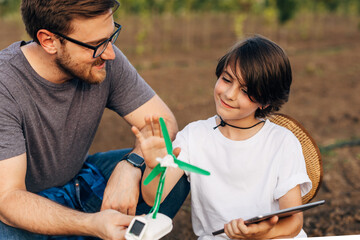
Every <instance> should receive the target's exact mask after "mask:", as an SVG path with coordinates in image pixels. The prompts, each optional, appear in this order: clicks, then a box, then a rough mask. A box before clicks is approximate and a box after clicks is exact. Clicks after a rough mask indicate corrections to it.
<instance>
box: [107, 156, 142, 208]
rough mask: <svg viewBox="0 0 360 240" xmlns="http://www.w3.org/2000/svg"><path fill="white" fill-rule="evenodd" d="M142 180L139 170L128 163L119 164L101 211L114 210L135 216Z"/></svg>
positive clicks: (109, 182) (108, 187)
mask: <svg viewBox="0 0 360 240" xmlns="http://www.w3.org/2000/svg"><path fill="white" fill-rule="evenodd" d="M140 179H141V170H140V169H139V168H135V167H134V166H132V165H131V164H130V163H128V162H127V161H121V162H119V163H118V164H117V166H116V167H115V169H114V171H113V173H112V174H111V176H110V178H109V181H108V183H107V185H106V188H105V192H104V198H103V202H102V205H101V211H103V210H106V209H114V210H117V211H119V212H121V213H124V214H127V215H135V212H136V206H137V203H138V198H139V191H140V190H139V184H140Z"/></svg>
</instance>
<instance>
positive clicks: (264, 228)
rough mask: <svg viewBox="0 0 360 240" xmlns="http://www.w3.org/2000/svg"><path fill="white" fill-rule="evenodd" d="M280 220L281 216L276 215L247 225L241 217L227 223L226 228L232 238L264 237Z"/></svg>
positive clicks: (227, 233)
mask: <svg viewBox="0 0 360 240" xmlns="http://www.w3.org/2000/svg"><path fill="white" fill-rule="evenodd" d="M278 220H279V218H278V217H277V216H274V217H272V218H270V219H269V220H266V221H261V222H259V223H254V224H249V225H246V224H245V223H244V220H243V219H241V218H239V219H235V220H232V221H231V222H230V223H227V224H225V227H224V230H225V233H226V235H227V236H228V237H229V238H231V239H263V238H264V236H265V235H266V234H267V233H268V232H269V231H270V230H271V229H272V228H273V227H274V226H275V225H276V223H277V222H278Z"/></svg>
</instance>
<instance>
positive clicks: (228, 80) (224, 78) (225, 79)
mask: <svg viewBox="0 0 360 240" xmlns="http://www.w3.org/2000/svg"><path fill="white" fill-rule="evenodd" d="M222 79H223V80H224V81H225V82H231V81H230V79H228V78H226V77H222Z"/></svg>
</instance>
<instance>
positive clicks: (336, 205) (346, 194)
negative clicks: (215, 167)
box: [0, 0, 360, 239]
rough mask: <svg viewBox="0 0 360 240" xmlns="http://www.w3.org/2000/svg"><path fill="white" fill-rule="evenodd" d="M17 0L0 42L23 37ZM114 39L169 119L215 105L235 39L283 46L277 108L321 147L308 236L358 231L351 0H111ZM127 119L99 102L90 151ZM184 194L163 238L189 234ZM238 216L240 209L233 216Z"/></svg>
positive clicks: (7, 7)
mask: <svg viewBox="0 0 360 240" xmlns="http://www.w3.org/2000/svg"><path fill="white" fill-rule="evenodd" d="M19 2H20V0H0V16H1V17H0V49H3V48H5V47H7V46H8V45H10V44H11V43H12V42H14V41H19V40H30V39H29V37H28V36H27V34H26V32H25V30H24V26H23V23H22V21H21V16H20V13H19V4H20V3H19ZM120 3H121V6H120V8H119V9H118V11H117V12H116V14H115V19H116V21H117V22H118V23H120V24H122V25H123V29H122V31H121V34H120V36H119V39H118V41H117V43H116V45H117V46H118V47H119V48H120V49H121V50H122V51H123V52H124V53H125V55H126V56H127V57H128V58H129V60H130V62H131V63H132V64H133V65H134V66H135V68H136V69H137V70H138V71H139V73H140V74H141V75H142V77H143V78H144V79H145V80H146V81H147V82H148V83H149V84H150V85H151V86H152V87H153V88H154V90H155V91H156V92H157V93H158V94H159V95H160V97H161V98H162V99H163V100H164V101H165V102H166V103H167V104H168V106H169V107H170V108H171V110H172V111H173V112H174V114H175V116H176V118H177V120H178V123H179V128H180V129H182V128H183V127H184V126H185V125H186V124H188V123H189V122H191V121H194V120H198V119H206V118H208V117H210V116H213V115H214V114H215V108H214V104H213V87H214V84H215V81H216V77H215V67H216V64H217V60H218V59H219V58H220V57H221V56H222V55H224V54H225V53H226V52H227V50H228V49H229V48H230V47H231V46H232V45H233V44H234V43H236V42H237V41H239V40H241V39H243V38H245V37H249V36H252V35H254V34H261V35H263V36H265V37H267V38H270V39H271V40H273V41H275V42H276V43H278V44H279V45H280V46H281V47H282V48H283V49H284V50H285V51H286V52H287V54H288V55H289V58H290V62H291V64H292V69H293V85H292V89H291V94H290V100H289V102H288V103H287V104H286V105H285V106H284V107H283V108H282V109H281V110H280V112H282V113H285V114H288V115H290V116H292V117H293V118H295V119H297V120H298V121H299V122H300V123H301V124H303V126H304V127H305V128H306V129H307V130H308V131H309V133H310V134H311V135H312V136H313V138H314V139H315V141H316V142H317V144H318V146H319V147H320V149H321V153H322V160H323V168H324V177H323V183H322V186H321V189H320V191H319V193H318V195H317V197H316V198H315V199H314V200H313V201H316V200H320V199H325V200H326V204H325V205H323V206H320V207H318V208H316V209H311V210H309V211H306V212H305V213H304V229H305V231H306V232H307V233H308V235H309V236H328V235H349V234H360V209H359V206H360V177H359V172H360V147H359V145H360V121H359V119H360V115H359V113H360V82H359V80H360V79H359V76H360V17H359V16H360V1H359V0H253V1H251V0H120ZM133 141H134V137H133V136H132V133H131V131H130V127H129V126H128V125H127V123H125V122H124V121H123V120H122V119H121V118H120V117H118V116H117V115H116V114H114V113H113V112H111V111H105V114H104V116H103V119H102V121H101V124H100V127H99V131H98V133H97V135H96V137H95V141H94V143H93V145H92V147H91V149H90V151H91V153H94V152H98V151H107V150H110V149H117V148H124V147H131V146H132V143H133ZM190 197H191V196H189V198H188V199H187V200H186V202H185V204H184V205H183V207H182V208H181V210H180V212H179V213H178V214H177V216H176V217H175V219H174V230H173V231H172V232H171V233H170V234H169V235H168V236H167V237H165V239H195V236H194V235H193V233H192V228H191V217H190V211H191V206H190ZM239 217H240V216H239Z"/></svg>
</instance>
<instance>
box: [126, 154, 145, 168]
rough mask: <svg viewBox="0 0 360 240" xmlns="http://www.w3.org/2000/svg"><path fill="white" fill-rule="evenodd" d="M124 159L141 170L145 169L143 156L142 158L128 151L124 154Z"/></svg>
mask: <svg viewBox="0 0 360 240" xmlns="http://www.w3.org/2000/svg"><path fill="white" fill-rule="evenodd" d="M125 160H126V161H128V162H129V163H130V164H132V165H133V166H134V167H137V168H140V169H141V170H142V171H143V170H145V161H144V158H142V157H141V156H139V155H138V154H136V153H130V154H128V155H127V156H126V158H125Z"/></svg>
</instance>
